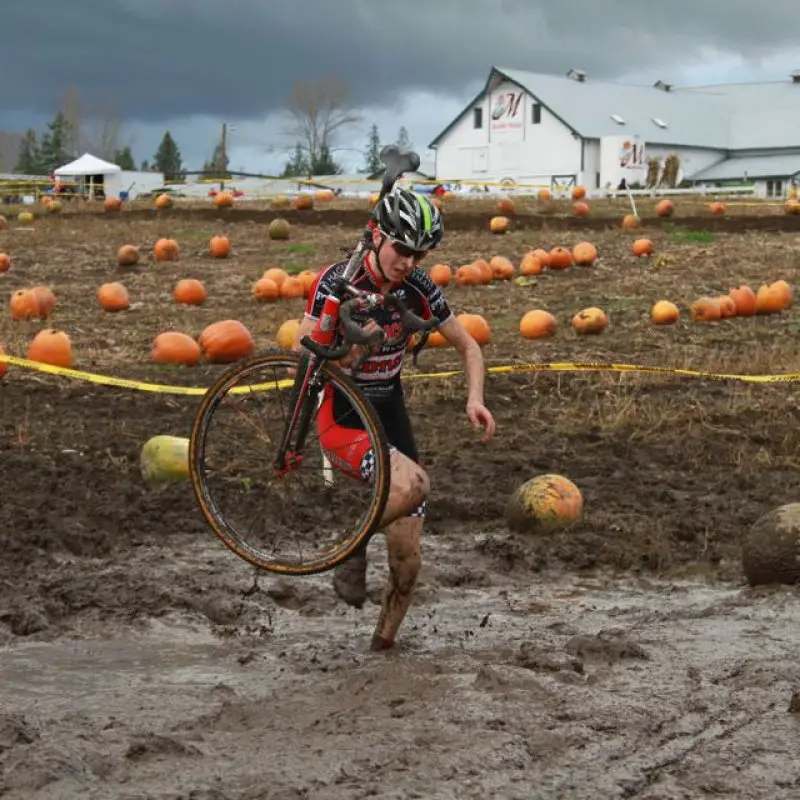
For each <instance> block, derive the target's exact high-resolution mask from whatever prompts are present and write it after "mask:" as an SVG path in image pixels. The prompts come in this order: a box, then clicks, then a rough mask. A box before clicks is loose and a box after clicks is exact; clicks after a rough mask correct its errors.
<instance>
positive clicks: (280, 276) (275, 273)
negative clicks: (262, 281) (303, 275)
mask: <svg viewBox="0 0 800 800" xmlns="http://www.w3.org/2000/svg"><path fill="white" fill-rule="evenodd" d="M261 277H262V278H269V280H271V281H272V282H273V283H274V284H275V285H276V286H277V287H278V288H279V289H280V288H281V284H282V283H283V282H284V281H285V280H286V279H287V278H288V277H289V273H288V272H286V270H284V269H281V268H280V267H270V268H269V269H268V270H266V271H265V272H264V274H263V275H262V276H261Z"/></svg>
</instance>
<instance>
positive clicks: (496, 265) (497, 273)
mask: <svg viewBox="0 0 800 800" xmlns="http://www.w3.org/2000/svg"><path fill="white" fill-rule="evenodd" d="M489 266H490V267H491V269H492V277H493V278H494V280H496V281H510V280H511V279H512V278H513V277H514V265H513V264H512V263H511V262H510V261H509V260H508V259H507V258H506V257H505V256H493V257H492V260H491V261H490V262H489Z"/></svg>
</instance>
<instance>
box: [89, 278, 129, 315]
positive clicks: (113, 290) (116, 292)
mask: <svg viewBox="0 0 800 800" xmlns="http://www.w3.org/2000/svg"><path fill="white" fill-rule="evenodd" d="M97 302H98V303H99V304H100V307H101V308H102V309H103V310H104V311H125V310H126V309H128V308H130V307H131V302H130V298H129V297H128V290H127V289H126V288H125V287H124V286H123V285H122V284H121V283H119V282H118V281H113V282H111V283H104V284H102V285H101V286H100V288H99V289H98V290H97Z"/></svg>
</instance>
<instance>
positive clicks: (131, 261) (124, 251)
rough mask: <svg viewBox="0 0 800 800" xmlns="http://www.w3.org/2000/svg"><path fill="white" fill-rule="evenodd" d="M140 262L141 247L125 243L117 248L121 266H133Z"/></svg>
mask: <svg viewBox="0 0 800 800" xmlns="http://www.w3.org/2000/svg"><path fill="white" fill-rule="evenodd" d="M138 263H139V248H138V247H136V245H133V244H124V245H122V247H120V248H119V250H117V264H119V265H120V266H121V267H132V266H134V265H135V264H138Z"/></svg>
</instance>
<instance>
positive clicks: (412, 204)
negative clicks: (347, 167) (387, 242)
mask: <svg viewBox="0 0 800 800" xmlns="http://www.w3.org/2000/svg"><path fill="white" fill-rule="evenodd" d="M376 217H377V223H378V227H379V228H380V229H381V230H382V231H383V232H384V233H385V234H386V235H387V236H388V237H389V238H390V239H392V240H394V241H396V242H399V243H400V244H404V245H405V246H406V247H410V248H411V249H412V250H432V249H433V248H434V247H436V245H437V244H439V242H441V240H442V236H443V235H444V226H443V224H442V215H441V214H440V213H439V209H438V208H436V206H435V205H433V203H431V202H430V201H429V200H428V198H427V197H425V195H421V194H416V193H415V192H411V191H409V190H408V189H403V188H402V187H400V186H397V185H396V184H395V186H394V187H393V188H392V190H391V191H390V192H388V193H387V194H386V196H385V197H384V198H383V201H382V202H381V204H380V207H379V208H377V209H376Z"/></svg>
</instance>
